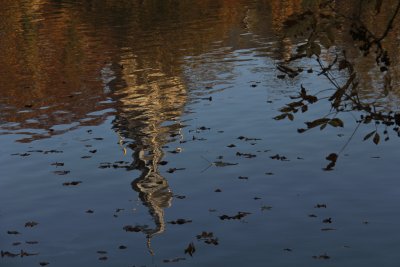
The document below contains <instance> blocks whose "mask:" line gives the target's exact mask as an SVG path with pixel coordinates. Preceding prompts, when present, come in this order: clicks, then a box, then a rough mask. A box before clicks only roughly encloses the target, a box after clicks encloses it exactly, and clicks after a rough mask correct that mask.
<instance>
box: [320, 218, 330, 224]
mask: <svg viewBox="0 0 400 267" xmlns="http://www.w3.org/2000/svg"><path fill="white" fill-rule="evenodd" d="M322 222H323V223H332V218H326V219H324V220H323V221H322Z"/></svg>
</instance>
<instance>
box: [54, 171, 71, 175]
mask: <svg viewBox="0 0 400 267" xmlns="http://www.w3.org/2000/svg"><path fill="white" fill-rule="evenodd" d="M70 172H71V171H54V172H53V173H54V174H57V175H67V174H68V173H70Z"/></svg>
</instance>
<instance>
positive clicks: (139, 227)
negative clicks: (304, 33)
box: [123, 225, 148, 233]
mask: <svg viewBox="0 0 400 267" xmlns="http://www.w3.org/2000/svg"><path fill="white" fill-rule="evenodd" d="M147 227H148V226H147V225H135V226H133V225H126V226H124V227H123V229H124V230H125V231H126V232H136V233H137V232H141V231H143V230H146V229H147Z"/></svg>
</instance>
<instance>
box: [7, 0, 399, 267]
mask: <svg viewBox="0 0 400 267" xmlns="http://www.w3.org/2000/svg"><path fill="white" fill-rule="evenodd" d="M303 2H307V1H263V0H254V1H250V0H248V1H245V0H243V1H223V0H218V1H215V0H213V1H167V0H166V1H156V0H153V1H106V0H104V1H89V0H87V1H72V0H71V1H50V0H38V1H11V0H3V1H2V7H1V9H0V50H1V51H2V52H1V54H0V66H1V68H0V110H1V113H0V143H1V152H2V153H1V154H0V163H1V168H0V177H1V178H0V203H1V204H2V205H1V207H0V249H1V250H2V251H3V253H2V258H0V265H1V266H39V263H43V264H44V263H46V262H48V263H50V266H96V265H104V266H160V265H168V264H169V265H171V266H177V265H179V266H206V265H207V266H265V265H271V266H320V265H324V266H361V265H362V266H377V265H381V266H397V262H398V260H399V259H400V256H399V254H398V249H399V240H400V235H399V234H398V231H397V230H398V229H397V228H398V227H397V226H398V223H397V221H398V220H399V219H400V216H399V215H398V209H399V204H398V203H399V193H400V189H399V182H398V176H397V175H398V174H397V173H398V171H399V168H398V159H397V156H398V153H397V149H398V147H399V145H400V143H399V141H398V139H397V138H396V137H395V136H393V137H392V138H391V140H390V141H389V142H382V143H381V144H379V145H378V146H376V145H375V144H373V143H372V142H363V141H362V139H363V137H364V136H365V134H366V133H368V132H370V131H371V126H370V125H362V126H361V127H360V128H359V129H358V131H357V132H356V133H355V135H354V137H353V138H352V139H351V142H350V143H349V145H348V146H346V147H345V150H344V152H343V157H341V160H340V161H339V162H338V164H337V167H336V168H335V170H334V171H331V172H326V171H323V170H322V168H323V167H324V166H325V165H326V160H325V157H326V155H327V154H329V153H331V152H336V151H338V150H340V149H341V148H342V147H343V146H345V144H346V142H347V140H348V139H349V138H350V136H351V135H352V134H353V131H354V128H355V127H356V123H355V120H354V118H353V117H352V116H351V115H350V114H348V115H347V114H345V115H344V117H343V119H344V121H345V127H344V128H339V129H336V128H335V129H334V128H327V129H326V130H324V131H319V130H315V131H311V132H307V133H305V134H298V133H297V132H296V129H297V128H300V127H303V125H304V123H303V122H304V121H307V120H311V119H313V118H315V116H321V115H319V114H323V113H324V112H326V110H327V109H329V106H326V105H323V104H319V105H316V106H315V107H313V109H312V110H311V111H310V112H308V113H305V114H299V115H298V116H297V117H296V119H295V120H294V121H293V122H292V121H289V120H285V121H275V120H273V119H272V118H273V117H275V116H276V115H277V114H279V111H278V110H279V109H280V108H281V107H282V106H283V105H284V104H286V103H287V102H288V101H290V100H289V96H290V95H293V94H295V93H296V92H297V91H298V89H299V87H300V84H303V85H304V86H305V87H307V88H308V89H310V90H311V91H316V90H317V89H320V88H322V87H326V86H329V85H328V83H327V81H326V80H325V79H324V78H323V77H322V76H319V75H318V73H317V72H314V73H312V74H308V73H305V72H304V73H302V74H300V75H299V76H297V77H296V78H294V79H283V80H282V79H278V78H277V74H279V72H278V71H277V70H276V64H277V62H278V61H279V60H281V59H285V58H288V57H289V56H290V53H291V52H292V50H293V49H294V45H295V44H293V43H292V42H293V40H290V39H288V38H284V37H282V36H283V35H282V23H283V21H284V20H285V19H286V18H287V17H288V16H290V15H291V14H292V13H294V12H298V11H300V10H302V8H303V7H304V5H305V3H303ZM338 2H340V1H338ZM347 8H349V7H347ZM350 8H351V4H350ZM383 16H384V15H383ZM395 32H396V33H397V29H396V31H395ZM398 40H399V39H398V38H393V39H392V41H391V42H392V43H391V45H392V46H393V47H396V46H397V45H398ZM348 46H349V49H350V48H351V44H348ZM350 53H351V49H350ZM327 56H328V55H327ZM350 56H352V57H354V58H356V59H357V60H359V61H360V64H359V66H361V67H360V75H361V76H362V77H363V81H365V84H368V83H370V84H373V83H374V81H375V78H376V75H375V74H374V73H373V72H372V71H371V68H370V66H371V65H373V64H374V63H373V61H368V60H367V59H363V58H361V59H358V58H357V55H355V54H353V55H350ZM396 56H398V55H393V58H392V59H393V61H394V62H397V57H396ZM371 62H372V63H371ZM303 63H304V64H305V66H304V67H307V68H314V69H315V68H317V65H316V63H315V62H313V61H305V62H303ZM396 74H397V73H396V69H395V72H394V77H397V76H396ZM394 80H395V79H394ZM397 80H398V79H397ZM397 80H396V81H397ZM395 84H396V83H395ZM363 95H364V97H366V98H368V97H375V98H376V97H377V95H378V96H379V92H377V91H376V90H375V89H373V88H366V89H365V92H363ZM397 99H398V94H397V91H396V90H393V92H390V94H388V95H386V96H385V98H378V100H379V101H381V103H382V105H387V106H388V107H389V108H391V109H397V107H398V101H397ZM277 154H278V155H279V156H280V158H281V157H284V158H283V160H277V159H276V157H274V156H276V155H277ZM396 177H397V178H396ZM74 182H75V183H74ZM79 182H80V183H79ZM247 213H248V214H247ZM235 218H236V219H238V220H236V219H235ZM329 218H331V219H330V220H329ZM179 219H184V220H179ZM27 222H37V223H38V225H34V227H29V226H30V225H29V223H28V225H25V224H26V223H27ZM126 226H131V227H126ZM125 230H130V231H125ZM9 231H11V232H9ZM14 231H17V232H18V234H17V233H16V232H14ZM202 232H207V233H208V232H212V233H213V235H212V237H211V236H210V235H207V234H203V235H202ZM198 235H200V238H198V237H197V236H198ZM27 241H28V242H29V243H26V242H27ZM31 241H35V242H31ZM36 241H37V243H36ZM205 241H207V242H208V243H211V244H208V243H207V242H205ZM191 242H193V245H194V247H195V249H196V251H195V252H194V254H193V256H192V257H191V256H190V255H189V254H187V253H186V254H185V249H186V248H187V247H188V245H189V244H190V243H191ZM215 243H218V244H215ZM121 246H123V247H121ZM22 251H24V252H27V253H39V254H38V255H32V256H28V255H24V254H23V252H22ZM6 252H10V253H15V254H21V253H22V254H23V256H24V257H20V256H17V257H9V255H7V254H5V253H6ZM98 252H100V253H98ZM313 256H316V257H317V259H315V258H313ZM320 256H322V257H320ZM327 256H329V259H324V258H326V257H327Z"/></svg>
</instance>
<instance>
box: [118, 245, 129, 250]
mask: <svg viewBox="0 0 400 267" xmlns="http://www.w3.org/2000/svg"><path fill="white" fill-rule="evenodd" d="M118 248H119V249H127V247H126V246H124V245H121V246H119V247H118Z"/></svg>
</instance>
